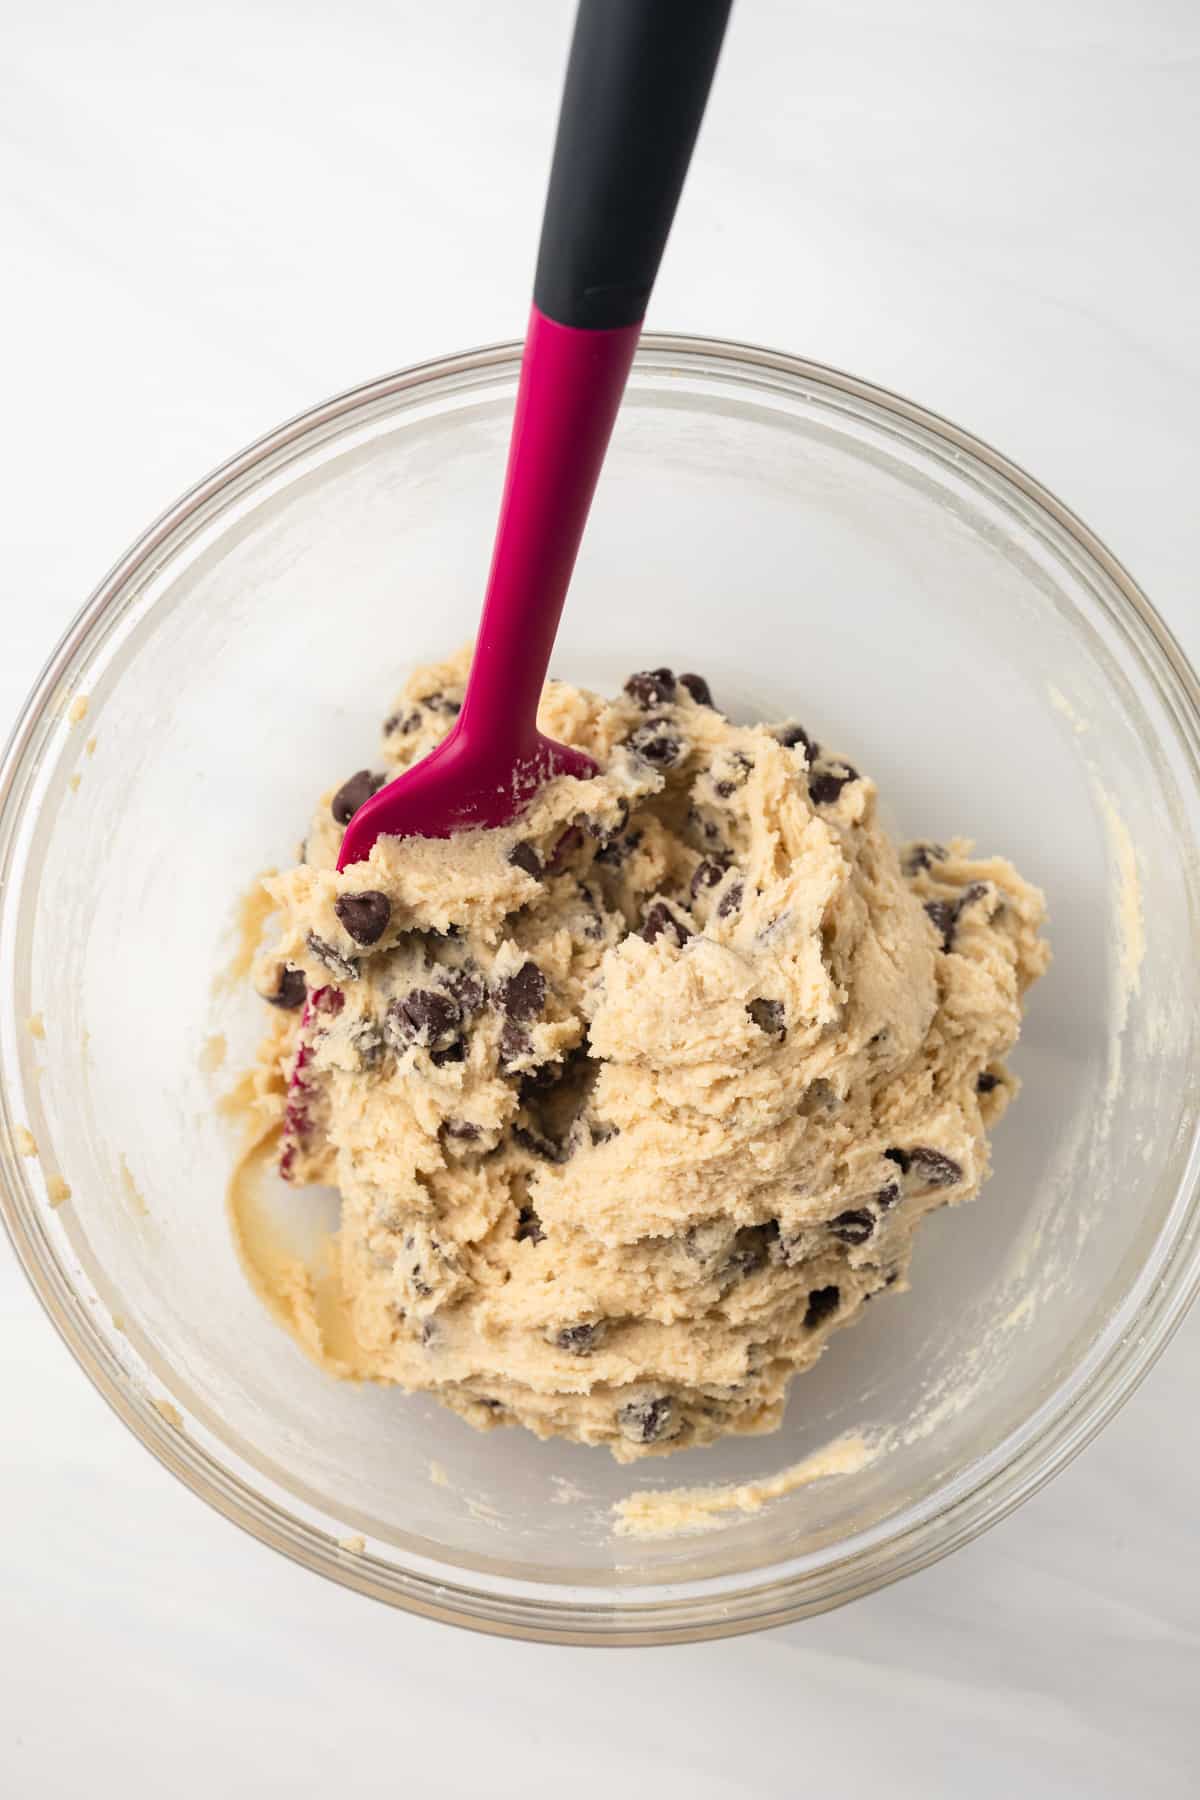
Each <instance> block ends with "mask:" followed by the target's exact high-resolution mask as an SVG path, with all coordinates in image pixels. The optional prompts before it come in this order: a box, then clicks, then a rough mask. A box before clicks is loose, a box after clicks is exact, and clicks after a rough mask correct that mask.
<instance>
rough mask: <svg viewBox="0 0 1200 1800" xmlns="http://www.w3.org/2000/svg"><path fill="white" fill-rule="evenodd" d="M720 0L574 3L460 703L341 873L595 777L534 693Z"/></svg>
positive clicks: (725, 3)
mask: <svg viewBox="0 0 1200 1800" xmlns="http://www.w3.org/2000/svg"><path fill="white" fill-rule="evenodd" d="M730 4H731V0H581V4H580V7H579V11H578V14H577V16H576V21H575V34H574V38H573V40H572V44H571V54H570V60H569V62H568V66H567V78H566V85H565V88H564V91H563V100H562V110H561V113H560V115H559V121H558V136H557V139H556V142H555V147H554V161H553V164H552V166H551V171H550V188H549V193H548V195H547V199H546V211H545V216H544V219H543V222H542V239H541V247H540V250H539V252H538V262H537V274H536V279H535V281H534V289H533V306H532V309H531V311H530V315H529V327H528V330H527V332H526V337H525V350H524V356H523V359H522V363H521V379H520V384H519V387H518V392H517V404H516V412H515V415H514V418H513V427H512V439H511V442H510V446H509V453H508V471H507V475H506V478H505V485H504V494H503V498H502V500H501V504H500V519H499V524H498V526H497V530H496V542H495V549H494V551H493V554H492V566H491V573H490V575H489V577H488V584H487V590H486V593H485V597H484V603H483V615H482V618H481V620H480V625H479V632H478V637H477V640H476V646H475V654H474V659H473V661H472V663H471V670H470V675H469V677H468V681H467V688H466V694H465V697H464V700H463V705H462V710H461V712H460V713H459V715H458V718H457V720H456V722H455V725H454V728H453V729H452V730H451V732H450V734H449V736H448V737H446V738H445V739H444V741H443V742H442V743H441V744H439V745H438V746H437V748H436V749H435V750H433V751H432V752H431V753H430V754H429V755H428V756H426V757H424V758H423V759H422V761H421V762H419V763H417V764H416V765H415V767H413V768H412V769H409V770H406V771H405V773H404V774H403V775H400V776H398V777H397V779H396V780H395V781H392V782H390V783H389V784H388V786H386V787H384V788H381V789H380V790H379V792H378V793H377V794H375V795H373V796H372V797H371V798H370V799H369V800H367V801H365V802H364V804H363V805H362V806H361V807H360V808H359V809H358V811H357V812H356V813H355V814H354V816H353V818H352V819H351V820H350V823H349V825H348V826H347V828H346V834H345V837H344V838H343V840H342V848H341V854H340V856H339V858H338V867H339V868H340V869H344V868H345V867H346V866H347V864H349V863H355V862H360V861H361V860H362V859H363V858H364V857H366V856H369V855H370V852H371V846H372V845H373V844H374V842H375V840H376V838H378V837H382V836H384V835H389V836H396V837H449V836H451V835H452V834H453V833H454V832H456V831H461V830H464V829H466V828H468V827H471V826H484V825H486V826H499V825H506V824H508V823H510V822H511V821H512V820H513V819H514V818H515V817H516V816H517V814H518V813H519V812H520V811H521V810H522V809H523V808H524V807H525V806H526V805H527V804H528V802H529V801H530V799H531V798H532V797H533V795H534V794H535V793H536V791H537V789H538V788H539V787H540V786H541V784H542V783H543V782H544V781H546V780H547V779H548V778H549V777H550V776H552V775H564V774H565V775H575V776H580V777H583V778H587V777H589V776H591V775H594V774H595V772H596V771H595V767H594V765H593V764H592V762H591V761H590V760H589V759H588V758H587V757H586V756H584V755H583V754H582V753H581V752H580V751H578V750H573V749H571V748H570V747H568V746H567V745H566V744H558V743H555V742H553V740H551V739H550V738H547V737H544V736H543V735H542V734H541V733H540V732H539V731H538V728H537V708H538V700H539V698H540V696H541V692H542V686H543V683H544V682H545V679H546V671H547V669H548V667H549V663H550V653H551V650H552V649H553V647H554V639H555V635H556V633H557V631H558V622H559V618H560V617H561V614H562V608H563V602H564V600H565V599H566V594H567V587H568V584H569V582H570V579H571V572H572V570H573V568H574V566H575V557H576V553H577V552H578V549H579V543H580V539H581V538H582V536H583V530H584V526H585V524H586V523H587V516H588V510H589V508H590V506H591V502H592V495H593V493H594V491H595V487H596V482H597V480H598V478H599V475H600V469H601V465H602V464H603V461H604V454H605V451H606V450H607V448H608V440H609V436H610V434H611V431H612V427H613V421H614V420H615V418H616V415H617V409H618V407H619V406H620V403H621V395H622V393H623V391H624V387H625V380H626V377H627V375H628V373H629V367H630V364H631V363H632V361H633V353H634V350H635V348H636V346H637V341H638V337H639V334H640V332H641V327H642V319H643V318H644V316H645V312H646V304H647V301H648V300H649V297H650V290H651V287H652V286H653V284H654V278H655V276H656V275H657V273H658V265H659V261H660V259H661V257H662V253H663V248H664V246H665V244H666V241H667V234H668V232H669V231H670V228H671V221H672V219H673V218H674V216H675V207H676V204H677V202H678V199H679V193H680V189H681V188H682V186H683V179H684V176H685V174H686V173H687V167H688V163H689V161H690V160H691V154H692V146H693V144H694V143H695V139H696V133H697V131H698V129H699V126H700V120H701V117H702V116H703V113H704V106H705V102H706V100H707V98H708V90H709V87H710V85H711V82H712V76H713V70H714V68H715V67H716V61H717V56H718V53H719V51H720V48H721V40H722V38H723V36H724V32H725V24H726V20H727V18H728V16H729V8H730Z"/></svg>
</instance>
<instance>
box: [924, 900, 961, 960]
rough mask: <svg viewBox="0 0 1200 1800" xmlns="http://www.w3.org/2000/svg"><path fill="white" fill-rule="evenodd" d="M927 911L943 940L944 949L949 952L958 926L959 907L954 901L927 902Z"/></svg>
mask: <svg viewBox="0 0 1200 1800" xmlns="http://www.w3.org/2000/svg"><path fill="white" fill-rule="evenodd" d="M925 911H926V913H927V915H928V917H929V920H930V923H931V924H932V926H933V929H934V930H935V931H936V932H937V933H938V935H939V937H940V938H941V940H942V949H943V950H949V948H950V946H951V944H952V943H953V942H954V929H955V926H956V925H957V924H958V907H957V906H956V904H955V903H954V901H953V900H926V902H925Z"/></svg>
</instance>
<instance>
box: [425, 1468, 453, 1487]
mask: <svg viewBox="0 0 1200 1800" xmlns="http://www.w3.org/2000/svg"><path fill="white" fill-rule="evenodd" d="M429 1479H430V1481H432V1483H433V1485H434V1487H444V1488H445V1487H449V1486H450V1477H449V1475H447V1473H446V1471H445V1469H444V1468H443V1467H442V1465H441V1463H440V1462H431V1463H430V1465H429Z"/></svg>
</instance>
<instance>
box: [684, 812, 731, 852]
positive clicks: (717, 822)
mask: <svg viewBox="0 0 1200 1800" xmlns="http://www.w3.org/2000/svg"><path fill="white" fill-rule="evenodd" d="M687 827H688V830H689V831H690V832H691V833H692V836H693V838H699V840H700V842H701V844H703V845H706V846H707V847H708V848H709V849H715V850H724V848H725V830H724V826H723V825H722V822H721V819H720V816H719V815H718V814H716V813H713V812H712V811H711V810H708V809H705V808H704V807H700V806H691V807H689V808H688V816H687Z"/></svg>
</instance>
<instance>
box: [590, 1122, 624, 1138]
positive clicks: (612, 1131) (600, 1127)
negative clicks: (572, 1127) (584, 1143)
mask: <svg viewBox="0 0 1200 1800" xmlns="http://www.w3.org/2000/svg"><path fill="white" fill-rule="evenodd" d="M620 1135H621V1130H620V1127H619V1126H617V1125H612V1124H610V1123H609V1121H608V1120H607V1119H593V1120H592V1121H591V1123H590V1124H589V1126H588V1136H589V1137H590V1138H591V1140H592V1142H593V1144H608V1143H611V1142H612V1140H613V1138H615V1137H620Z"/></svg>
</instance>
